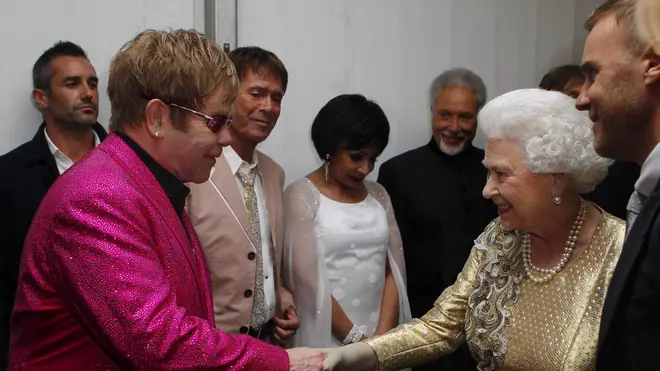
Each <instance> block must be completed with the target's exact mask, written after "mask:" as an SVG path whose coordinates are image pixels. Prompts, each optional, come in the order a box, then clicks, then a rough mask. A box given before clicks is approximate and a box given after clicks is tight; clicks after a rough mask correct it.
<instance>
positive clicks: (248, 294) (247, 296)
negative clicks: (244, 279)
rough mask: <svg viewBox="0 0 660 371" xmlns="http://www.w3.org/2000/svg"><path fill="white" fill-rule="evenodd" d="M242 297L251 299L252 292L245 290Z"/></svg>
mask: <svg viewBox="0 0 660 371" xmlns="http://www.w3.org/2000/svg"><path fill="white" fill-rule="evenodd" d="M243 295H245V297H246V298H251V297H252V290H250V289H247V290H245V293H243Z"/></svg>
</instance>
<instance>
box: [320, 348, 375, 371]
mask: <svg viewBox="0 0 660 371" xmlns="http://www.w3.org/2000/svg"><path fill="white" fill-rule="evenodd" d="M324 351H326V352H327V353H328V356H327V358H326V359H325V361H323V370H325V371H373V370H376V369H377V368H378V358H377V357H376V353H374V351H373V349H371V347H370V346H369V345H367V344H366V343H354V344H349V345H346V346H343V347H339V348H334V349H325V350H324Z"/></svg>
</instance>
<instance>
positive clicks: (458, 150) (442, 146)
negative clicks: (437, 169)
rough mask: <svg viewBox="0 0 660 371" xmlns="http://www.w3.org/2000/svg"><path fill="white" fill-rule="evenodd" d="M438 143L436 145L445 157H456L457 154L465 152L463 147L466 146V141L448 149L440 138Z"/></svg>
mask: <svg viewBox="0 0 660 371" xmlns="http://www.w3.org/2000/svg"><path fill="white" fill-rule="evenodd" d="M439 142H440V143H438V147H439V148H440V150H441V151H442V153H444V154H445V155H447V156H456V155H457V154H459V153H461V152H463V151H464V150H465V147H466V144H467V140H466V141H464V142H462V143H461V144H459V145H457V146H451V147H450V146H448V145H446V144H445V142H444V141H443V140H442V138H441V139H440V141H439Z"/></svg>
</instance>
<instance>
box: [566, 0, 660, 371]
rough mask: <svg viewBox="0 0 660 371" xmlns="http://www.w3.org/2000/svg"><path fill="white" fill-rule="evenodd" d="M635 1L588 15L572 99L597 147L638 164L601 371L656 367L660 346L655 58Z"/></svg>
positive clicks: (608, 305)
mask: <svg viewBox="0 0 660 371" xmlns="http://www.w3.org/2000/svg"><path fill="white" fill-rule="evenodd" d="M635 6H636V1H635V0H607V1H605V2H604V3H603V4H602V5H600V6H599V7H598V8H597V9H596V10H595V11H594V12H593V13H592V15H591V16H590V17H589V19H588V20H587V22H586V24H585V26H586V29H587V31H589V36H588V37H587V40H586V42H585V46H584V53H583V55H582V70H583V71H584V73H585V76H586V80H585V83H584V85H583V87H582V91H581V92H580V96H579V97H578V99H577V107H578V109H581V110H588V111H589V116H590V117H591V119H592V121H593V122H594V125H593V132H594V136H595V142H594V147H595V149H596V152H598V154H600V155H601V156H605V157H609V158H613V159H616V160H620V161H632V162H635V163H636V164H638V165H640V166H641V172H640V176H639V179H638V180H637V182H636V183H635V190H634V192H633V194H632V195H631V196H630V200H629V202H628V205H627V211H628V213H627V218H626V219H627V220H626V221H627V226H626V227H627V228H626V235H627V237H626V240H625V242H624V245H623V252H622V253H621V257H620V258H619V261H618V263H617V266H616V269H615V271H614V273H613V275H612V281H611V283H610V286H609V289H608V291H607V296H606V299H605V304H604V308H603V315H602V319H601V323H600V332H599V341H598V360H597V363H596V369H597V370H599V371H601V370H606V371H607V370H657V369H658V365H657V363H658V362H657V360H656V358H655V352H656V351H657V350H658V349H660V335H659V334H658V332H660V320H659V318H660V317H658V313H659V312H660V269H659V267H660V218H658V215H660V193H659V192H660V186H659V185H660V183H659V181H660V130H659V129H660V119H659V118H660V105H659V104H658V101H660V57H659V56H658V55H657V54H655V53H653V52H651V51H650V50H649V49H648V45H649V44H648V41H649V40H645V39H644V38H642V37H640V35H639V34H638V33H637V29H636V26H637V25H636V22H635ZM645 14H652V13H645Z"/></svg>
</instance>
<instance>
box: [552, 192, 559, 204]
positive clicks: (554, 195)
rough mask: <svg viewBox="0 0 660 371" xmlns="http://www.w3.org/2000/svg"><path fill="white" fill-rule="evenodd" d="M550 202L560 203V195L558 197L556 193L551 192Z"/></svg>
mask: <svg viewBox="0 0 660 371" xmlns="http://www.w3.org/2000/svg"><path fill="white" fill-rule="evenodd" d="M552 203H553V204H555V205H559V204H560V203H561V197H559V195H558V194H556V193H553V194H552Z"/></svg>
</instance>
